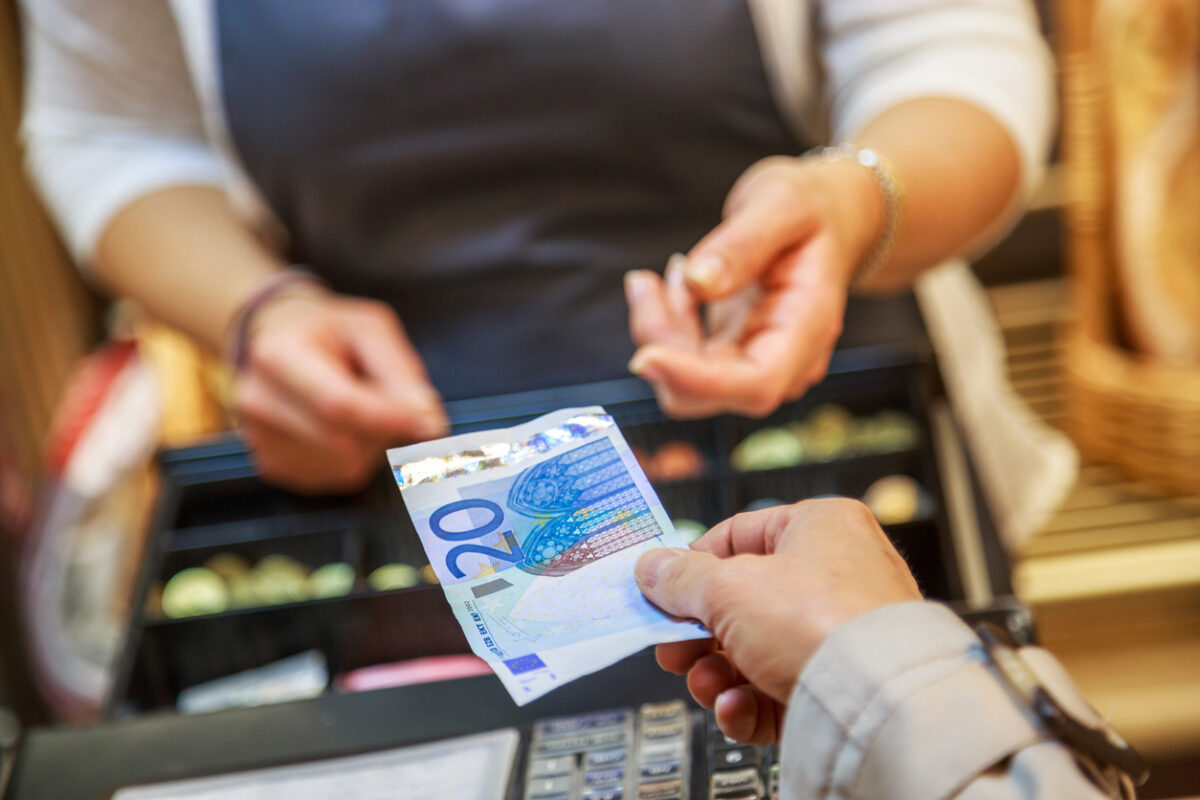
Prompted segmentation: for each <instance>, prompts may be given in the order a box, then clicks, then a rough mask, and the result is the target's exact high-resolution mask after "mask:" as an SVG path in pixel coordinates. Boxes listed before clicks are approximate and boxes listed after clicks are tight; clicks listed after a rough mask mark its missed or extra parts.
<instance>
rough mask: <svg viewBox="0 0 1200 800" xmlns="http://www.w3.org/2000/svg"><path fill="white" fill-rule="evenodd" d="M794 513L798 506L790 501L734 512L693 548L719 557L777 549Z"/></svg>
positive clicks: (695, 543)
mask: <svg viewBox="0 0 1200 800" xmlns="http://www.w3.org/2000/svg"><path fill="white" fill-rule="evenodd" d="M795 513H796V506H795V505H788V506H774V507H772V508H764V509H760V510H758V511H744V512H742V513H741V514H735V515H733V516H732V517H730V518H729V519H727V520H725V521H724V522H721V523H720V524H718V525H717V526H716V527H714V528H713V529H712V530H710V531H709V532H708V533H706V534H704V535H703V536H701V537H700V538H699V539H697V540H696V541H695V542H693V543H692V549H693V550H699V551H701V552H703V553H709V554H710V555H714V556H716V557H717V558H730V557H732V556H737V555H760V556H761V555H769V554H771V553H775V552H778V551H779V550H780V549H781V548H782V545H783V540H784V533H785V532H786V531H787V529H788V526H789V525H790V524H791V522H792V520H793V518H794V516H795Z"/></svg>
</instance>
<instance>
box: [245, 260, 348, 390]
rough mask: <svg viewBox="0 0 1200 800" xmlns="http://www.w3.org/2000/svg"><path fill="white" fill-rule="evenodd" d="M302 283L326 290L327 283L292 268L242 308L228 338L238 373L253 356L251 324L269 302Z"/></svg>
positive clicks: (256, 292)
mask: <svg viewBox="0 0 1200 800" xmlns="http://www.w3.org/2000/svg"><path fill="white" fill-rule="evenodd" d="M301 284H309V285H311V286H316V287H319V288H322V289H323V288H325V282H324V281H323V280H321V279H320V278H318V277H317V276H316V275H314V274H312V273H311V272H309V271H307V270H304V269H300V268H298V267H289V268H288V269H285V270H280V271H279V272H276V273H275V274H274V275H272V276H271V277H270V278H267V279H266V280H265V281H263V283H262V285H261V286H259V287H258V288H257V289H255V290H254V293H253V294H252V295H250V296H249V297H248V298H246V300H245V301H244V302H243V303H242V304H241V306H239V307H238V310H237V312H236V313H235V314H234V315H233V319H231V320H230V321H229V332H228V334H227V335H226V337H225V341H226V342H227V343H228V344H227V346H226V348H225V352H226V353H227V354H228V357H229V363H230V364H232V365H233V368H234V370H236V371H237V372H241V371H242V370H243V369H244V368H245V366H246V359H247V357H248V356H249V353H250V325H251V323H253V322H254V317H255V315H256V314H258V312H259V311H260V310H261V309H262V307H263V306H264V305H266V304H267V301H269V300H271V299H272V298H274V297H276V296H278V295H279V294H281V293H282V292H285V291H287V290H288V289H291V288H292V287H294V286H298V285H301Z"/></svg>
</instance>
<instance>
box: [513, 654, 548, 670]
mask: <svg viewBox="0 0 1200 800" xmlns="http://www.w3.org/2000/svg"><path fill="white" fill-rule="evenodd" d="M504 666H506V667H508V671H509V672H511V673H512V674H513V675H520V674H522V673H525V672H532V671H533V670H535V669H545V668H546V664H545V662H543V661H542V659H540V658H538V655H537V653H530V654H529V655H527V656H517V657H516V658H510V659H508V660H507V661H505V662H504Z"/></svg>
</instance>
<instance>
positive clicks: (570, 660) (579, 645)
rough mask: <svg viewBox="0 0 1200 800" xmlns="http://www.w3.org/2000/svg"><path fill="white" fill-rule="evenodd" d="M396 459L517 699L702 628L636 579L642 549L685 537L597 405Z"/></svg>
mask: <svg viewBox="0 0 1200 800" xmlns="http://www.w3.org/2000/svg"><path fill="white" fill-rule="evenodd" d="M388 457H389V461H390V464H391V466H392V470H393V472H394V474H395V475H396V480H397V484H398V485H399V486H400V490H401V496H402V497H403V498H404V502H405V505H406V506H407V507H408V510H409V513H410V514H411V516H412V519H413V523H414V525H415V526H416V529H417V533H418V535H419V536H420V538H421V542H422V545H423V546H424V548H425V551H426V554H427V555H428V556H429V559H430V564H432V566H433V569H434V571H435V572H436V573H437V575H438V577H439V579H440V580H441V581H442V586H443V590H444V591H445V593H446V596H447V599H448V600H449V602H450V605H451V608H452V610H453V612H454V615H455V617H456V618H457V619H458V621H459V622H460V624H461V625H462V626H463V630H464V632H465V633H466V636H467V639H468V641H469V642H470V643H471V647H472V649H473V650H474V652H475V653H476V654H478V655H479V656H481V657H482V658H484V659H486V660H488V661H489V662H490V663H492V664H493V667H494V668H495V669H496V670H497V674H499V675H500V677H501V680H502V681H503V682H504V683H505V686H506V687H507V688H508V689H509V691H510V692H512V693H513V695H514V698H516V699H517V700H518V702H526V701H528V700H530V699H533V697H536V696H539V695H540V694H544V693H545V692H546V691H549V690H550V689H553V688H555V686H557V685H560V684H561V683H562V682H565V681H566V680H573V679H574V678H575V677H579V676H580V675H584V674H587V673H588V672H592V671H594V670H595V669H598V668H600V667H603V666H607V665H608V664H610V663H613V662H614V661H616V660H618V659H620V658H622V657H624V656H625V655H629V654H631V653H634V652H636V651H638V650H640V649H642V648H643V647H645V646H647V645H649V644H654V643H656V642H663V641H674V640H679V639H689V638H698V637H700V636H705V635H707V634H706V633H705V632H704V631H703V629H701V628H699V626H697V625H695V624H694V623H681V622H677V621H673V620H671V619H669V618H667V617H666V616H665V615H664V614H662V612H660V611H659V610H658V609H656V608H654V607H653V606H651V605H650V604H649V603H648V602H647V601H646V599H645V598H644V597H643V596H642V594H641V592H640V591H639V590H638V588H637V584H636V582H635V581H634V579H633V564H634V562H636V560H637V558H638V557H639V556H640V555H641V554H642V552H644V551H645V550H647V549H650V548H653V547H662V546H673V547H683V546H685V544H684V542H683V540H682V539H681V538H680V537H679V536H678V534H676V533H675V531H674V528H673V527H672V526H671V523H670V520H669V519H668V517H667V515H666V513H665V512H664V511H663V508H662V505H661V503H660V502H659V500H658V497H657V495H656V494H655V493H654V490H653V489H652V488H651V486H650V484H649V482H648V481H647V480H646V477H645V475H644V474H643V473H642V471H641V469H640V468H639V467H638V464H637V461H636V459H635V458H634V457H633V454H632V452H631V451H630V450H629V446H628V444H627V443H626V442H625V439H624V437H623V436H621V433H620V431H619V430H618V429H617V427H616V426H615V425H614V424H613V422H612V418H611V417H609V416H608V414H606V413H605V412H604V410H603V409H602V408H599V407H591V408H584V409H565V410H562V411H558V412H553V413H551V414H547V415H544V416H542V417H539V418H538V419H536V420H533V421H531V422H528V423H525V424H524V425H518V426H515V427H513V428H509V429H507V430H500V431H485V432H480V433H473V434H463V435H460V436H455V437H451V438H448V439H443V440H440V441H436V442H424V443H421V444H417V445H412V446H410V447H404V448H397V449H394V450H390V451H389V452H388ZM597 640H603V641H604V642H605V643H606V649H605V650H604V651H603V653H600V652H599V651H597V650H596V649H595V648H594V647H591V646H590V643H592V642H594V641H597ZM579 659H582V661H579ZM505 665H507V666H505Z"/></svg>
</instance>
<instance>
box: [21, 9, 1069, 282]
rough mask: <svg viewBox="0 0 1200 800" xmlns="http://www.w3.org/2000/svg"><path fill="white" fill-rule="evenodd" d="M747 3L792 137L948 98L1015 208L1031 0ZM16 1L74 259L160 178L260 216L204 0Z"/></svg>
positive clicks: (1036, 96) (1035, 66)
mask: <svg viewBox="0 0 1200 800" xmlns="http://www.w3.org/2000/svg"><path fill="white" fill-rule="evenodd" d="M747 2H748V3H749V6H750V9H751V12H752V15H753V19H754V22H755V27H756V30H757V32H758V36H759V43H760V46H761V49H762V52H763V57H764V61H765V65H766V68H767V74H768V77H769V79H770V81H771V89H772V92H773V95H774V97H775V98H776V101H777V103H778V105H779V108H780V111H781V112H782V114H783V116H784V118H785V119H786V120H788V121H789V122H790V123H791V125H792V126H793V127H794V128H795V130H796V132H797V133H798V134H799V135H801V136H802V137H803V138H805V139H809V140H812V141H843V140H849V139H852V138H853V137H854V135H855V134H856V133H857V132H858V131H859V130H861V129H862V128H863V127H864V126H866V125H867V124H868V123H869V122H870V121H871V120H872V119H874V118H875V117H876V116H878V115H879V114H880V113H881V112H882V111H884V110H886V109H888V108H891V107H893V106H895V105H897V104H900V103H903V102H905V101H907V100H911V99H914V98H918V97H929V96H938V97H950V98H955V99H959V100H962V101H965V102H968V103H971V104H973V105H975V106H977V107H978V108H981V109H983V110H984V111H986V112H987V113H989V114H990V115H991V116H992V117H993V118H995V120H996V121H997V122H998V123H999V124H1000V125H1001V126H1002V127H1003V128H1004V130H1006V131H1007V132H1008V134H1009V135H1010V136H1011V138H1012V141H1013V143H1014V144H1015V146H1016V149H1017V151H1018V152H1019V154H1020V158H1021V164H1022V176H1023V180H1022V186H1021V189H1020V191H1019V192H1018V194H1017V196H1015V197H1014V200H1013V203H1012V210H1013V212H1014V213H1015V212H1016V211H1017V210H1018V209H1019V208H1020V207H1021V205H1022V200H1023V199H1024V197H1025V196H1027V195H1028V193H1029V192H1030V191H1031V190H1032V189H1033V188H1034V187H1035V185H1036V183H1037V179H1038V175H1039V172H1040V169H1041V167H1042V164H1043V161H1044V157H1045V153H1046V149H1047V146H1048V141H1049V138H1050V132H1051V128H1052V125H1053V107H1054V104H1053V84H1052V78H1051V75H1052V71H1051V69H1050V59H1049V55H1048V52H1047V50H1046V47H1045V44H1044V42H1043V41H1042V39H1041V37H1040V35H1039V33H1038V28H1037V20H1036V16H1035V14H1034V12H1033V10H1032V8H1031V7H1030V4H1029V2H1028V0H904V2H898V0H747ZM22 6H23V10H24V15H23V19H24V24H25V35H26V53H27V65H26V66H27V70H26V75H27V79H26V111H25V117H24V122H23V126H22V129H23V135H24V139H25V143H26V146H27V151H28V162H29V169H30V172H31V173H32V175H33V178H34V181H35V183H36V185H37V186H38V187H39V188H40V190H41V192H42V195H43V197H44V199H45V201H46V203H47V205H48V206H49V207H50V209H51V212H52V214H53V216H54V217H55V219H56V220H57V221H58V224H59V226H60V229H61V231H62V233H63V235H64V237H65V239H66V241H67V242H68V244H69V246H70V249H71V251H72V252H73V253H74V254H75V256H76V258H77V259H78V260H79V261H80V262H81V263H85V264H86V263H87V261H88V260H89V259H90V257H91V256H92V254H93V251H94V249H95V246H96V243H97V241H98V239H99V237H100V235H101V233H102V232H103V231H104V229H105V228H106V226H107V225H108V223H109V222H110V221H111V219H112V218H113V216H114V215H115V214H116V213H117V212H118V211H119V210H120V209H121V208H123V207H124V206H126V205H127V204H129V203H130V202H132V201H133V200H135V199H137V198H138V197H140V196H142V195H145V194H148V193H150V192H153V191H155V190H157V189H161V188H164V187H167V186H172V185H181V184H201V185H212V186H218V187H222V188H223V189H225V190H226V191H227V192H228V194H229V196H230V198H231V200H232V201H233V205H234V207H235V208H236V209H237V210H238V211H239V213H241V214H242V215H243V216H244V218H245V219H246V220H247V222H249V223H251V224H254V225H256V226H257V225H268V224H270V222H271V218H270V214H269V212H268V210H267V208H266V205H265V203H263V201H262V199H261V197H260V196H259V195H258V193H257V192H256V190H255V189H254V187H253V185H252V184H251V182H250V181H249V180H248V179H247V177H246V175H245V173H244V172H243V170H242V169H241V168H240V167H239V164H238V160H237V157H236V154H235V152H234V150H233V148H232V146H231V144H230V140H229V136H228V133H227V129H226V125H225V120H224V114H223V108H222V103H221V92H220V84H219V72H220V71H219V69H218V65H217V61H216V59H217V47H216V40H215V34H214V24H213V6H212V3H211V2H210V0H171V2H169V3H166V2H162V0H104V2H95V1H94V0H22ZM1010 217H1011V215H1010ZM1003 224H1004V222H1003V221H1000V222H999V223H998V225H997V229H999V228H1001V227H1003Z"/></svg>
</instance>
